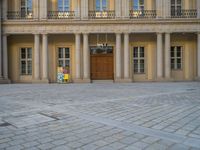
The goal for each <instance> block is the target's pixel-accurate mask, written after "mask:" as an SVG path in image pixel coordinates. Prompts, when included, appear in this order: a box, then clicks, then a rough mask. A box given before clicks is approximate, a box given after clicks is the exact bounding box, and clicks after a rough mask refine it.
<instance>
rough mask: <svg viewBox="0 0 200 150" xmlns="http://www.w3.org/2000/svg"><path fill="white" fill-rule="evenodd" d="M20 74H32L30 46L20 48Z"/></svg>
mask: <svg viewBox="0 0 200 150" xmlns="http://www.w3.org/2000/svg"><path fill="white" fill-rule="evenodd" d="M20 66H21V67H20V68H21V75H32V48H21V49H20Z"/></svg>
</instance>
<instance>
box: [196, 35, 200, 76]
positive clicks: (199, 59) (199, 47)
mask: <svg viewBox="0 0 200 150" xmlns="http://www.w3.org/2000/svg"><path fill="white" fill-rule="evenodd" d="M197 68H198V69H197V70H198V73H197V76H198V79H199V80H200V33H198V34H197Z"/></svg>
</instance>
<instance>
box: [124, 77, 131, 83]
mask: <svg viewBox="0 0 200 150" xmlns="http://www.w3.org/2000/svg"><path fill="white" fill-rule="evenodd" d="M122 82H124V83H132V82H133V80H132V79H130V78H125V79H122Z"/></svg>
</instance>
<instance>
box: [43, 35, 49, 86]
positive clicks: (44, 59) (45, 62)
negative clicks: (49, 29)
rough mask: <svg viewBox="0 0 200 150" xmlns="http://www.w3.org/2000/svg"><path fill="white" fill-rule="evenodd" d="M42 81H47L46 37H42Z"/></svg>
mask: <svg viewBox="0 0 200 150" xmlns="http://www.w3.org/2000/svg"><path fill="white" fill-rule="evenodd" d="M42 80H43V81H44V82H47V83H48V82H49V81H48V35H47V34H43V35H42Z"/></svg>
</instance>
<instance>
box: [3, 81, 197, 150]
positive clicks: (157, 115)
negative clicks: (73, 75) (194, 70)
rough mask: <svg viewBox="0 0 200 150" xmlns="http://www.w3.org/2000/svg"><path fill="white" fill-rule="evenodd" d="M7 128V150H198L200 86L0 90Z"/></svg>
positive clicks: (18, 87)
mask: <svg viewBox="0 0 200 150" xmlns="http://www.w3.org/2000/svg"><path fill="white" fill-rule="evenodd" d="M2 123H8V124H4V126H3V125H2V126H0V149H2V150H4V149H5V150H6V149H22V150H25V149H30V150H31V149H33V150H34V149H52V150H54V149H64V150H68V149H70V150H96V149H97V150H115V149H116V150H117V149H120V150H134V149H140V150H141V149H145V150H165V149H166V150H168V149H172V150H177V149H180V150H184V149H188V150H198V149H200V83H199V82H186V83H184V82H183V83H181V82H180V83H132V84H112V83H109V84H66V85H59V84H50V85H40V84H36V85H35V84H34V85H29V84H25V85H23V84H16V85H15V84H14V85H0V125H1V124H2Z"/></svg>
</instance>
